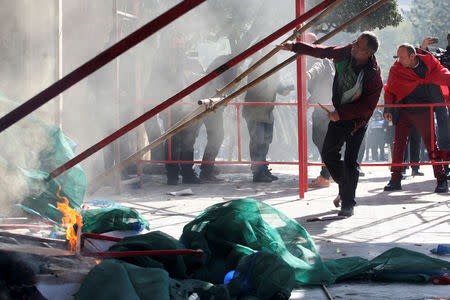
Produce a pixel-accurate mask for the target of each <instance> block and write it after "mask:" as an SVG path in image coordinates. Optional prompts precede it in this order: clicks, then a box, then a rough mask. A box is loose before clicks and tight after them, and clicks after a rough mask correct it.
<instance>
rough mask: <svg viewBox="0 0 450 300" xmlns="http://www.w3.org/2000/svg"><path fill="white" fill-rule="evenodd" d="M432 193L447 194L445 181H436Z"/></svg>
mask: <svg viewBox="0 0 450 300" xmlns="http://www.w3.org/2000/svg"><path fill="white" fill-rule="evenodd" d="M434 192H435V193H448V185H447V180H440V181H438V182H437V185H436V188H435V189H434Z"/></svg>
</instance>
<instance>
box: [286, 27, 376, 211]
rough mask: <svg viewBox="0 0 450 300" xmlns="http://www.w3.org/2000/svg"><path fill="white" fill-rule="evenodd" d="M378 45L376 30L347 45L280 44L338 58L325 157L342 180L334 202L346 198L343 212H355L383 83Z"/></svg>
mask: <svg viewBox="0 0 450 300" xmlns="http://www.w3.org/2000/svg"><path fill="white" fill-rule="evenodd" d="M378 45H379V42H378V38H377V37H376V36H375V35H374V34H373V33H372V32H363V33H361V35H360V36H359V37H358V39H357V40H356V41H355V42H353V43H351V44H348V45H346V46H343V47H338V46H321V45H310V44H306V43H301V42H300V43H295V44H292V43H285V44H282V45H280V47H281V48H282V49H285V50H290V51H294V52H296V53H301V54H305V55H311V56H314V57H319V58H330V59H333V60H334V63H335V69H336V74H335V77H334V82H333V98H332V101H333V106H334V108H335V110H334V111H330V112H329V113H328V118H329V119H330V121H331V122H329V124H328V131H327V134H326V136H325V141H324V144H323V149H322V159H323V161H324V163H325V165H326V166H327V168H328V170H329V171H330V174H331V176H332V177H333V179H334V180H335V181H336V182H337V183H338V184H339V195H338V197H337V198H336V199H335V201H334V203H335V205H336V206H337V205H339V202H340V201H342V207H341V210H340V211H339V215H340V216H346V217H349V216H351V215H353V207H354V206H355V204H356V202H355V191H356V186H357V184H358V177H359V172H358V166H359V165H358V162H357V158H358V151H359V148H360V146H361V142H362V140H363V138H364V134H365V133H366V129H367V123H368V121H369V119H370V117H371V116H372V113H373V111H374V109H375V107H376V105H377V103H378V99H379V97H380V93H381V89H382V87H383V80H382V78H381V72H380V67H379V66H378V63H377V60H376V58H375V56H374V54H375V52H376V51H377V50H378ZM344 143H346V150H345V155H344V160H341V153H340V152H341V149H342V146H343V145H344Z"/></svg>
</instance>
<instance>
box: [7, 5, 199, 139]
mask: <svg viewBox="0 0 450 300" xmlns="http://www.w3.org/2000/svg"><path fill="white" fill-rule="evenodd" d="M205 1H206V0H186V1H182V2H181V3H179V4H177V5H175V6H174V7H173V8H171V9H169V10H168V11H167V12H165V13H164V14H162V15H161V16H159V17H157V18H156V19H154V20H153V21H150V22H149V23H147V24H146V25H144V26H142V27H141V28H140V29H138V30H136V31H135V32H133V33H132V34H130V35H128V36H127V37H126V38H124V39H122V40H121V41H119V42H117V43H116V44H114V45H113V46H111V47H110V48H108V49H106V50H105V51H103V52H102V53H100V54H99V55H97V56H96V57H94V58H93V59H91V60H89V61H88V62H86V63H85V64H83V65H82V66H80V67H79V68H77V69H76V70H74V71H72V72H71V73H69V74H67V75H66V76H64V77H63V78H61V79H60V80H58V81H57V82H55V83H54V84H52V85H51V86H49V87H48V88H46V89H45V90H43V91H42V92H40V93H39V94H37V95H36V96H34V97H32V98H31V99H30V100H28V101H27V102H25V103H23V104H22V105H20V106H19V107H17V108H16V109H14V110H12V111H11V112H9V113H8V114H7V115H5V116H4V117H2V118H1V119H0V132H2V131H3V130H5V129H6V128H8V127H9V126H11V125H12V124H14V123H16V122H17V121H19V120H20V119H22V118H23V117H25V116H27V115H28V114H30V113H32V112H33V111H34V110H36V109H38V108H39V107H41V106H42V105H44V104H45V103H47V102H48V101H50V100H51V99H53V98H54V97H56V96H57V95H59V94H60V93H62V92H64V91H65V90H66V89H68V88H69V87H71V86H72V85H74V84H76V83H77V82H79V81H80V80H82V79H83V78H85V77H87V76H89V75H90V74H92V73H94V72H95V71H96V70H98V69H100V68H101V67H103V66H104V65H106V64H107V63H109V62H110V61H112V60H113V59H115V58H116V57H118V56H119V55H121V54H122V53H124V52H125V51H127V50H128V49H130V48H132V47H134V46H136V45H137V44H139V43H140V42H142V41H143V40H145V39H146V38H147V37H149V36H150V35H152V34H153V33H155V32H157V31H158V30H160V29H161V28H163V27H164V26H166V25H167V24H169V23H171V22H172V21H173V20H175V19H177V18H178V17H180V16H182V15H184V14H185V13H187V12H188V11H190V10H191V9H193V8H195V7H197V6H198V5H199V4H201V3H203V2H205Z"/></svg>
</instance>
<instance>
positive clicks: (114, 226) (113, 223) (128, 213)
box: [81, 207, 150, 234]
mask: <svg viewBox="0 0 450 300" xmlns="http://www.w3.org/2000/svg"><path fill="white" fill-rule="evenodd" d="M81 215H82V217H83V232H90V233H99V234H100V233H104V232H108V231H113V230H121V231H123V230H134V231H138V232H139V231H142V230H143V229H144V228H145V229H147V230H150V226H149V224H148V222H147V220H145V219H144V217H143V216H142V215H141V214H140V213H138V212H137V211H136V210H135V209H134V208H130V207H119V208H98V209H89V210H86V211H84V212H83V213H82V214H81Z"/></svg>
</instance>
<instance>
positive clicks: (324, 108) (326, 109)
mask: <svg viewBox="0 0 450 300" xmlns="http://www.w3.org/2000/svg"><path fill="white" fill-rule="evenodd" d="M318 104H319V106H320V107H321V108H322V109H323V110H324V111H325V112H326V113H327V114H329V113H330V110H329V109H328V108H326V107H325V106H323V105H322V104H320V103H318Z"/></svg>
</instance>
